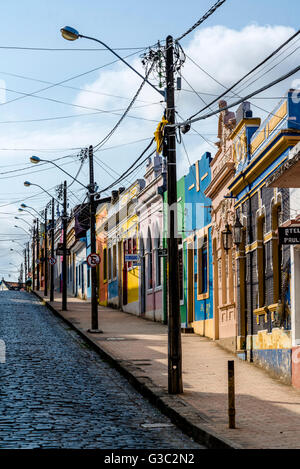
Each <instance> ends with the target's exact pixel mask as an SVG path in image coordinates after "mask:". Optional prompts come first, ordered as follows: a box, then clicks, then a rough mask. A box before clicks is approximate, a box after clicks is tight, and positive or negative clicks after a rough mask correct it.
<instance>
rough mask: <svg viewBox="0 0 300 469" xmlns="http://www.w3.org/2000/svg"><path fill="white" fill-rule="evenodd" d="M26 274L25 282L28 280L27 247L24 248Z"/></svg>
mask: <svg viewBox="0 0 300 469" xmlns="http://www.w3.org/2000/svg"><path fill="white" fill-rule="evenodd" d="M24 274H25V277H24V278H25V282H26V279H27V275H28V274H27V250H26V247H25V249H24Z"/></svg>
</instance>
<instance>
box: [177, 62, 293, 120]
mask: <svg viewBox="0 0 300 469" xmlns="http://www.w3.org/2000/svg"><path fill="white" fill-rule="evenodd" d="M299 70H300V66H298V67H295V68H293V69H292V70H290V71H289V72H288V73H286V74H285V75H282V76H281V77H279V78H277V79H276V80H273V81H272V82H270V83H268V84H267V85H265V86H262V87H261V88H259V89H258V90H255V91H253V92H252V93H249V94H248V95H247V96H244V97H243V98H241V99H239V100H238V101H235V102H234V103H232V104H230V105H228V106H224V107H222V108H221V109H217V110H216V111H213V112H210V113H208V114H205V115H204V116H199V117H195V118H194V116H196V115H197V114H199V113H200V112H201V111H199V112H197V113H196V114H194V115H193V116H191V117H189V118H188V119H187V120H186V121H185V122H181V123H179V124H176V125H175V126H182V125H185V124H192V123H193V122H197V121H199V120H203V119H207V118H208V117H211V116H214V115H215V114H219V113H220V112H222V111H225V110H227V109H230V108H232V107H234V106H237V105H238V104H241V103H242V102H243V101H247V100H248V99H249V98H251V97H252V96H255V95H256V94H258V93H261V92H262V91H265V90H267V89H268V88H271V87H272V86H274V85H276V84H277V83H280V82H281V81H283V80H285V79H286V78H289V77H290V76H292V75H294V74H295V73H297V72H298V71H299ZM227 92H228V90H227Z"/></svg>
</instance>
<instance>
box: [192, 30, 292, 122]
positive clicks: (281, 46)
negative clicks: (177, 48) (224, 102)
mask: <svg viewBox="0 0 300 469" xmlns="http://www.w3.org/2000/svg"><path fill="white" fill-rule="evenodd" d="M299 34H300V30H298V31H296V32H295V33H294V34H293V35H292V36H290V37H289V38H288V39H287V40H286V41H285V42H283V43H282V44H281V45H280V46H279V47H277V49H275V50H274V51H273V52H272V53H271V54H269V55H268V56H267V57H265V58H264V60H262V61H261V62H259V64H257V65H256V66H255V67H254V68H252V69H251V70H250V71H249V72H247V73H246V74H245V75H244V76H243V77H241V78H240V79H239V80H238V81H237V82H235V83H234V84H233V85H232V86H230V87H229V88H227V89H226V91H224V93H221V94H220V95H219V96H218V97H217V98H215V99H214V100H212V101H211V102H210V103H209V104H207V105H206V106H205V107H204V108H202V109H200V110H199V111H197V112H196V113H195V114H193V115H192V116H191V117H190V118H189V120H191V119H193V118H194V117H195V116H197V115H198V114H200V113H201V112H203V111H204V110H206V109H208V108H209V107H210V106H212V105H213V104H214V103H216V102H217V101H219V99H221V98H222V97H223V96H224V95H225V94H227V93H229V92H230V91H231V90H232V89H233V88H235V87H236V86H237V85H238V84H239V83H241V82H242V81H243V80H244V79H245V78H246V77H248V76H249V75H251V74H252V73H253V72H254V71H255V70H257V69H258V68H260V67H261V66H262V65H263V64H265V63H266V62H267V61H268V60H269V59H270V58H271V57H273V56H274V55H275V54H277V52H279V51H280V50H281V49H282V48H283V47H285V46H286V45H287V44H288V43H289V42H290V41H292V40H293V39H294V38H295V37H297V36H298V35H299ZM187 57H188V56H187ZM188 58H189V59H190V60H192V62H193V63H195V64H196V62H194V61H193V59H191V58H190V57H188ZM197 66H198V67H199V68H200V66H199V65H198V64H197ZM294 73H296V72H294ZM288 76H290V75H288ZM268 87H270V86H268ZM264 89H267V88H264ZM262 90H263V88H262ZM256 94H257V93H256ZM245 99H246V98H245Z"/></svg>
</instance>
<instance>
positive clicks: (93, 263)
mask: <svg viewBox="0 0 300 469" xmlns="http://www.w3.org/2000/svg"><path fill="white" fill-rule="evenodd" d="M87 263H88V265H89V266H90V267H97V265H98V264H100V256H99V254H96V253H94V254H89V255H88V257H87Z"/></svg>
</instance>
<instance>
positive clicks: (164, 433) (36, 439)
mask: <svg viewBox="0 0 300 469" xmlns="http://www.w3.org/2000/svg"><path fill="white" fill-rule="evenodd" d="M0 339H2V340H4V341H5V343H6V363H0V448H105V449H117V448H129V449H132V448H144V449H157V450H158V449H162V448H167V449H169V448H170V449H194V448H195V449H196V448H201V446H199V445H198V444H197V443H195V442H194V441H193V440H192V439H190V438H188V437H187V436H186V435H184V434H183V433H182V432H181V431H180V430H179V429H177V428H176V427H175V426H174V425H172V424H171V422H170V420H169V419H168V418H167V417H165V416H164V415H162V414H161V413H160V412H159V411H158V410H157V409H156V408H154V407H153V406H152V405H150V404H149V403H148V402H147V401H145V400H144V399H143V398H142V397H141V396H140V395H139V394H138V393H137V392H136V391H135V390H134V389H133V388H132V387H131V386H130V385H129V384H128V382H127V381H126V380H125V379H124V378H123V377H122V376H120V375H119V373H118V372H117V371H116V370H114V369H112V368H110V367H109V365H107V364H106V363H105V362H103V361H102V360H101V358H100V357H99V356H98V355H97V354H96V353H95V352H94V351H93V350H91V349H90V348H89V347H88V346H87V345H86V344H85V343H84V342H83V341H82V339H81V338H80V337H79V336H78V335H77V334H76V333H75V332H74V331H72V330H70V329H69V328H68V327H67V326H66V325H65V324H64V323H63V322H62V321H61V320H60V319H58V318H56V317H55V316H53V315H52V313H51V312H49V311H48V309H47V308H45V307H44V306H42V305H41V304H40V303H39V302H38V301H37V300H36V299H34V298H33V297H32V296H31V295H29V294H28V293H25V292H15V291H7V292H0ZM145 424H146V426H143V425H145ZM149 424H150V425H149ZM151 424H164V425H165V427H164V426H163V425H162V426H161V427H158V426H155V425H154V426H152V427H151Z"/></svg>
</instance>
